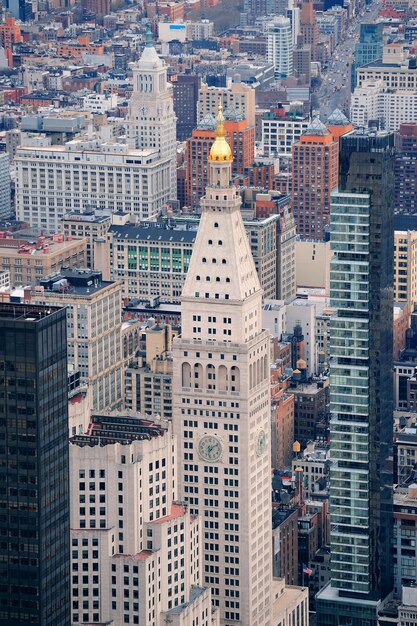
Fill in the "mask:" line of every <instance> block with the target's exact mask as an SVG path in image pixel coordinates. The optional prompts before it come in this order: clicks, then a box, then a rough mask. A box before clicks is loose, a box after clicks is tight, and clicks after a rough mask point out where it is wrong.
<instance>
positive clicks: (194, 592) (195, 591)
mask: <svg viewBox="0 0 417 626" xmlns="http://www.w3.org/2000/svg"><path fill="white" fill-rule="evenodd" d="M206 591H207V587H197V586H196V585H193V586H192V587H191V591H190V597H189V600H188V602H184V604H180V605H179V606H174V608H173V609H170V610H169V611H167V612H166V613H165V615H178V614H180V613H182V612H183V611H184V609H186V608H187V607H188V606H189V604H191V603H192V602H194V601H195V600H196V599H197V598H198V596H200V595H202V594H203V593H205V592H206ZM166 621H168V620H166Z"/></svg>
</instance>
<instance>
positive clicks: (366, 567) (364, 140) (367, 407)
mask: <svg viewBox="0 0 417 626" xmlns="http://www.w3.org/2000/svg"><path fill="white" fill-rule="evenodd" d="M393 198H394V137H393V135H390V134H386V133H374V134H363V133H358V132H352V133H349V134H348V135H345V136H343V137H341V139H340V161H339V189H338V191H337V192H334V193H333V194H332V201H331V211H330V233H331V234H330V241H331V247H332V250H333V252H334V256H333V258H332V261H331V268H330V297H331V304H332V307H333V308H334V309H335V315H334V317H333V318H332V320H331V322H330V346H331V366H330V412H331V420H330V450H331V458H332V461H333V463H332V467H331V481H330V516H331V582H330V583H329V585H327V586H326V587H324V589H322V590H321V591H320V592H319V594H318V595H317V603H316V609H317V624H318V625H319V626H324V625H326V626H336V625H339V624H346V625H347V624H349V625H350V626H376V624H377V615H378V611H379V609H380V608H381V605H382V603H383V601H384V598H385V597H386V596H387V594H389V592H390V591H391V589H392V575H393V568H392V562H391V536H392V439H393V398H392V388H393V385H392V349H393V348H392V342H393V336H392V334H393V317H392V315H393V314H392V309H393V265H394V261H393V250H394V242H393V212H394V211H393V207H394V201H393Z"/></svg>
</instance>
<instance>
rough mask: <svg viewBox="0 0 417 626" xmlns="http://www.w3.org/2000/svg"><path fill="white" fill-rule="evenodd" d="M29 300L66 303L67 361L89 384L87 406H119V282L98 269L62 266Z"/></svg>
mask: <svg viewBox="0 0 417 626" xmlns="http://www.w3.org/2000/svg"><path fill="white" fill-rule="evenodd" d="M31 296H32V302H35V303H37V304H51V305H54V306H66V307H67V341H68V347H67V350H68V364H69V366H70V367H71V368H72V369H73V370H74V371H77V370H78V371H79V372H80V375H81V379H82V380H85V381H86V382H88V384H89V388H90V393H91V408H92V410H94V411H103V410H108V409H113V408H119V407H120V406H121V404H122V400H123V355H122V346H121V343H122V342H121V338H122V332H121V316H120V311H121V305H122V286H121V283H120V281H116V282H108V281H103V280H102V275H101V272H97V271H92V270H88V269H85V270H78V269H74V270H63V271H62V272H60V273H58V274H54V275H50V276H47V277H46V278H44V279H42V280H41V281H40V285H39V286H38V287H35V289H34V290H33V291H32V294H31Z"/></svg>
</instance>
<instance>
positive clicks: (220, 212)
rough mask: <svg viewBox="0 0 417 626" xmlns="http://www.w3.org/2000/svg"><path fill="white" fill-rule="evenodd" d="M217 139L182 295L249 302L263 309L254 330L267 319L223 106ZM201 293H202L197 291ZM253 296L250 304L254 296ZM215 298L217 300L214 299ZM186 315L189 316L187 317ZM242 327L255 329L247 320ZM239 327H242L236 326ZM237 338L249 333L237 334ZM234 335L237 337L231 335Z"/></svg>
mask: <svg viewBox="0 0 417 626" xmlns="http://www.w3.org/2000/svg"><path fill="white" fill-rule="evenodd" d="M216 122H217V126H216V139H215V141H214V143H213V145H212V147H211V150H210V156H209V159H208V164H209V180H210V182H209V184H208V185H207V189H206V195H205V196H204V197H203V198H201V202H200V204H201V209H202V215H201V220H200V226H199V229H198V233H197V237H196V240H195V243H194V247H193V254H192V257H191V262H190V266H189V270H188V273H187V277H186V280H185V284H184V288H183V292H182V300H183V302H184V301H185V300H188V299H190V301H192V302H194V303H195V299H196V297H197V298H199V299H200V300H204V301H206V302H207V305H208V306H210V307H214V308H216V307H217V305H218V304H220V303H224V301H225V300H229V301H230V303H231V304H232V303H233V304H236V303H240V304H241V305H242V308H238V309H235V313H236V314H237V315H238V316H239V317H240V315H241V314H243V310H244V309H246V306H249V308H250V309H251V310H252V308H253V307H255V309H256V310H257V313H256V316H255V315H254V318H255V319H254V323H253V326H252V328H251V330H255V328H256V329H258V330H259V326H258V324H260V323H261V300H262V289H261V286H260V283H259V279H258V274H257V272H256V268H255V263H254V260H253V257H252V251H251V249H250V245H249V241H248V238H247V235H246V231H245V227H244V225H243V221H242V215H241V212H240V205H241V197H240V194H239V193H238V191H237V189H236V187H235V186H234V185H233V184H232V162H233V155H232V151H231V149H230V146H229V144H228V143H227V141H226V132H225V129H224V116H223V109H222V106H221V105H220V106H219V111H218V114H217V118H216ZM197 293H198V296H196V294H197ZM249 300H250V301H251V304H250V305H249V302H248V301H249ZM209 303H211V304H209ZM188 310H189V311H190V313H191V310H192V309H188V307H186V306H184V307H183V320H184V321H185V324H184V325H183V329H184V330H183V335H184V333H185V334H186V333H188V332H190V331H191V328H192V322H191V316H190V320H187V312H188ZM184 316H185V318H184ZM236 329H239V332H240V331H245V332H249V327H248V326H247V325H245V324H244V322H243V320H240V323H239V324H237V325H236ZM236 332H237V331H236ZM235 339H236V340H237V341H240V340H243V339H247V336H246V335H245V336H244V337H242V336H240V335H239V336H236V337H235ZM231 340H232V341H233V340H234V339H231Z"/></svg>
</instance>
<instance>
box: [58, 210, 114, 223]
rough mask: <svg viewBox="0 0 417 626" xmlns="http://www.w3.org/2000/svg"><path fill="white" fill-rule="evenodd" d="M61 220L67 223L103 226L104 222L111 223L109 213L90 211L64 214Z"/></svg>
mask: <svg viewBox="0 0 417 626" xmlns="http://www.w3.org/2000/svg"><path fill="white" fill-rule="evenodd" d="M62 219H63V220H65V221H67V222H92V223H95V224H105V223H106V222H110V221H111V212H110V211H108V212H106V211H101V210H99V209H98V210H94V209H93V210H91V211H71V212H70V213H66V214H65V215H64V217H63V218H62Z"/></svg>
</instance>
